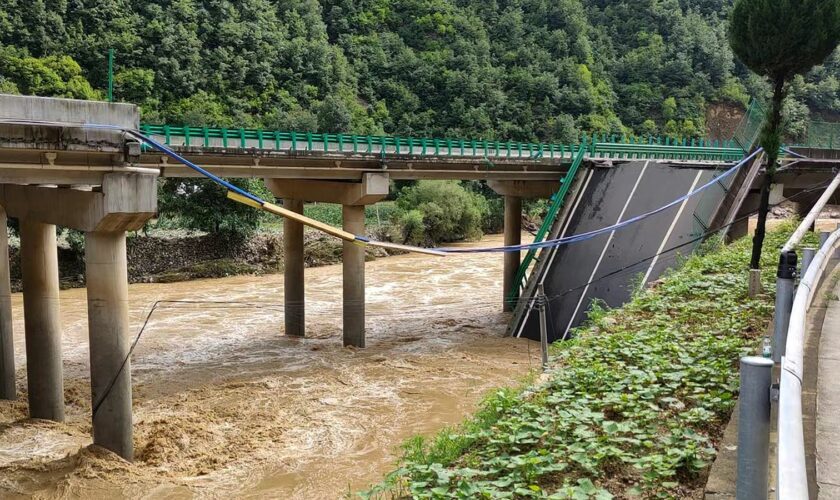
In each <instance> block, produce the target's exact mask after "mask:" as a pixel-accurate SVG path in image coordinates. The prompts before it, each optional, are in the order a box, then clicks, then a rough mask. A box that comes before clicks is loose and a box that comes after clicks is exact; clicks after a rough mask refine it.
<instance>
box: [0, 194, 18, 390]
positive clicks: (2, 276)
mask: <svg viewBox="0 0 840 500" xmlns="http://www.w3.org/2000/svg"><path fill="white" fill-rule="evenodd" d="M16 397H17V391H16V388H15V344H14V337H13V336H12V287H11V285H10V283H9V231H8V228H7V226H6V210H5V209H3V207H0V399H15V398H16Z"/></svg>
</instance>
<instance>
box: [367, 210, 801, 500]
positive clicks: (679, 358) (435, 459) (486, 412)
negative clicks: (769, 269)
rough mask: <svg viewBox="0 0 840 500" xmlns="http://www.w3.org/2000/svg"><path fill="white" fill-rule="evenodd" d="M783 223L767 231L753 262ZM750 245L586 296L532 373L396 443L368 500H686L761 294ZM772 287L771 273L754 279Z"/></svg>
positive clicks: (766, 313)
mask: <svg viewBox="0 0 840 500" xmlns="http://www.w3.org/2000/svg"><path fill="white" fill-rule="evenodd" d="M791 230H792V226H790V225H787V226H785V227H783V228H781V229H779V230H776V231H774V232H771V233H770V234H769V235H768V243H769V245H768V247H769V249H768V251H766V252H765V253H764V254H763V256H762V260H763V261H764V264H765V265H770V264H771V263H773V262H775V260H776V258H777V254H776V251H775V249H776V248H778V247H779V246H781V245H782V244H783V242H784V241H785V239H786V237H787V235H788V234H789V233H790V231H791ZM749 257H750V245H749V241H748V240H747V239H746V238H744V239H741V240H739V241H738V242H736V243H734V244H733V245H731V246H728V247H717V246H716V245H711V244H708V245H707V246H706V247H705V248H704V249H703V251H701V252H699V253H698V254H696V255H694V256H692V257H691V258H689V259H688V260H687V261H686V262H685V264H684V265H683V266H682V268H680V269H679V270H676V271H672V272H671V273H670V274H669V275H667V276H666V277H665V278H664V279H662V280H661V281H660V282H658V283H657V284H656V285H655V287H654V288H653V289H648V290H643V291H640V292H639V293H637V294H636V296H635V297H634V298H633V300H632V301H631V302H630V303H628V304H627V305H626V306H624V307H622V308H620V309H615V310H606V309H603V308H601V307H598V306H597V305H596V306H594V307H593V308H592V310H591V311H590V316H589V317H590V319H589V322H588V324H587V325H586V326H584V327H581V328H579V329H577V330H576V332H575V338H574V340H570V341H566V342H560V343H557V344H554V345H553V346H552V355H553V362H552V367H551V369H550V370H549V372H548V373H547V375H546V376H545V379H544V381H542V382H539V383H536V384H532V385H531V386H530V387H528V388H527V389H525V390H518V391H517V390H499V391H498V392H496V393H495V394H493V395H491V396H490V397H489V398H487V399H486V400H485V402H484V403H483V404H482V405H481V408H480V410H479V411H478V413H477V414H476V415H475V416H474V417H472V418H471V419H470V420H468V421H467V422H466V423H464V424H463V425H461V426H459V427H457V428H451V429H446V430H444V431H443V432H441V433H440V434H438V435H437V436H435V437H434V438H432V439H431V440H426V439H423V438H420V437H417V438H414V439H412V440H410V441H409V442H408V443H407V444H406V445H405V455H404V457H403V459H402V463H401V466H400V468H399V469H397V470H396V471H395V472H393V473H392V474H391V475H390V476H389V477H388V479H387V480H386V482H384V483H383V484H381V485H379V486H377V487H375V488H374V489H372V490H371V491H369V492H367V493H365V496H369V497H389V496H402V495H410V496H413V497H415V498H452V497H459V498H511V497H518V498H527V497H535V498H539V497H545V496H551V497H552V498H581V499H584V498H612V496H613V495H615V496H621V497H627V496H633V495H641V496H643V497H646V498H649V497H685V496H689V495H690V493H691V490H692V489H693V488H697V487H701V486H702V484H703V479H704V473H705V471H706V469H707V467H708V466H709V464H710V463H711V461H712V459H713V458H714V456H715V444H716V442H717V439H718V438H719V436H720V434H721V432H722V428H723V426H724V425H725V423H726V421H727V419H728V416H729V414H730V412H731V411H732V408H733V406H734V404H735V400H736V397H737V393H738V368H737V367H738V365H737V363H738V359H739V357H740V356H742V355H744V354H746V353H748V352H750V351H754V349H755V348H756V346H757V344H758V338H759V337H760V336H762V335H764V332H765V328H766V326H767V323H768V321H769V319H770V316H771V314H772V307H773V298H772V297H771V296H769V295H762V296H759V297H758V298H756V299H749V298H748V297H747V290H746V282H747V275H746V274H747V271H746V263H747V262H748V260H749ZM764 279H765V281H766V283H765V290H772V289H773V288H772V285H771V281H772V276H770V275H769V274H768V275H766V276H765V277H764Z"/></svg>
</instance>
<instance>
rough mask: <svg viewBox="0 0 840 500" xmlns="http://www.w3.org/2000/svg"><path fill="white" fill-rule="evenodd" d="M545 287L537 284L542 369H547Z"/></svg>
mask: <svg viewBox="0 0 840 500" xmlns="http://www.w3.org/2000/svg"><path fill="white" fill-rule="evenodd" d="M545 305H546V299H545V289H544V288H543V284H542V283H540V284H539V285H537V307H539V309H540V353H541V354H542V369H543V371H546V370H547V369H548V327H547V326H546V318H545V314H546V312H545Z"/></svg>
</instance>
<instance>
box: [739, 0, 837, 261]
mask: <svg viewBox="0 0 840 500" xmlns="http://www.w3.org/2000/svg"><path fill="white" fill-rule="evenodd" d="M729 41H730V44H731V45H732V49H733V50H734V51H735V53H736V54H737V56H738V59H740V60H741V61H743V63H744V64H746V65H747V67H749V68H750V69H751V70H752V71H754V72H755V73H757V74H759V75H761V76H763V77H766V78H767V79H768V80H769V81H770V83H771V84H772V87H773V96H772V99H771V101H770V108H769V110H768V112H767V119H766V120H765V123H764V127H763V129H762V131H761V138H760V142H761V146H762V147H763V148H764V153H765V155H766V158H767V160H766V161H767V175H766V176H765V178H764V184H763V185H762V187H761V203H760V206H759V213H758V226H757V227H756V231H755V236H754V237H753V250H752V260H751V261H750V268H751V269H758V266H759V261H760V259H761V247H762V244H763V242H764V232H765V228H764V225H765V221H766V219H767V211H768V209H769V197H770V185H771V183H772V182H773V176H774V174H775V172H776V160H777V157H778V154H779V148H780V146H781V144H782V132H783V130H782V106H783V101H784V98H785V94H786V93H787V83H788V81H789V80H790V79H791V78H792V77H793V76H794V75H797V74H802V73H805V72H807V71H809V70H810V69H811V68H812V67H813V66H814V65H816V64H820V63H822V62H823V60H825V58H826V57H828V55H829V54H831V52H832V51H834V49H835V48H836V47H837V43H838V42H840V3H838V2H825V1H823V0H805V1H803V0H736V2H735V6H734V7H733V9H732V15H731V17H730V31H729Z"/></svg>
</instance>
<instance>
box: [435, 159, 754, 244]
mask: <svg viewBox="0 0 840 500" xmlns="http://www.w3.org/2000/svg"><path fill="white" fill-rule="evenodd" d="M759 152H761V148H759V149H758V150H756V151H755V152H753V153H752V154H751V155H749V156H748V157H746V158H744V159H743V160H741V161H740V162H738V163H737V164H736V165H735V166H734V167H732V168H730V169H729V170H727V171H726V172H724V173H722V174H721V175H719V176H718V177H715V178H714V179H712V180H710V181H709V182H707V183H706V184H704V185H702V186H700V187H699V188H697V189H695V190H694V191H692V192H690V193H688V194H686V195H684V196H681V197H679V198H677V199H676V200H674V201H672V202H670V203H668V204H666V205H663V206H661V207H659V208H657V209H655V210H651V211H650V212H647V213H644V214H641V215H637V216H636V217H632V218H630V219H627V220H626V221H623V222H620V223H618V224H613V225H612V226H607V227H603V228H601V229H596V230H594V231H589V232H586V233H581V234H575V235H572V236H567V237H564V238H557V239H553V240H545V241H541V242H539V243H529V244H524V245H514V246H507V247H490V248H451V247H445V248H436V249H435V250H440V251H442V252H446V253H493V252H511V251H513V252H516V251H521V250H530V249H540V248H548V247H557V246H561V245H566V244H569V243H577V242H579V241H585V240H588V239H591V238H594V237H596V236H598V235H601V234H604V233H608V232H612V231H618V230H621V229H624V228H625V227H628V226H630V225H632V224H635V223H637V222H640V221H642V220H644V219H647V218H649V217H652V216H654V215H656V214H658V213H661V212H664V211H665V210H668V209H669V208H671V207H674V206H676V205H678V204H680V203H682V202H683V201H685V200H687V199H688V198H691V197H692V196H694V195H696V194H698V193H700V192H703V191H705V190H706V189H708V188H710V187H712V186H713V185H714V184H716V183H717V182H719V181H720V180H721V179H723V178H725V177H728V176H730V175H732V174H734V173H735V172H736V171H737V170H738V169H739V168H741V167H742V166H744V164H746V163H747V162H749V161H750V160H752V159H753V158H755V156H756V155H758V154H759Z"/></svg>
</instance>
